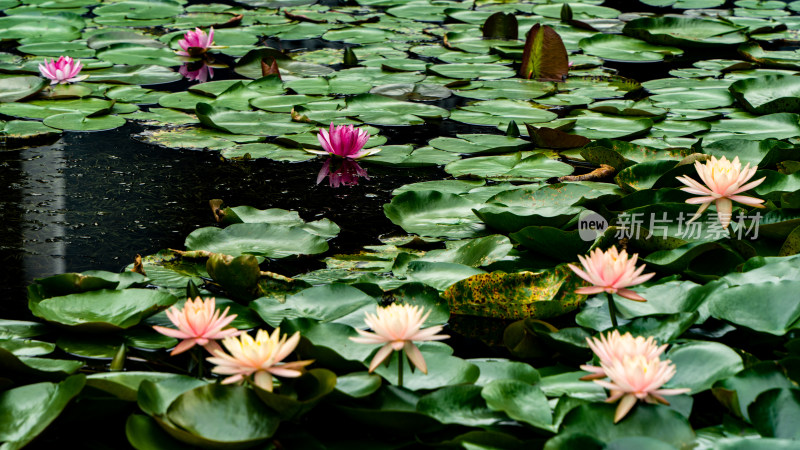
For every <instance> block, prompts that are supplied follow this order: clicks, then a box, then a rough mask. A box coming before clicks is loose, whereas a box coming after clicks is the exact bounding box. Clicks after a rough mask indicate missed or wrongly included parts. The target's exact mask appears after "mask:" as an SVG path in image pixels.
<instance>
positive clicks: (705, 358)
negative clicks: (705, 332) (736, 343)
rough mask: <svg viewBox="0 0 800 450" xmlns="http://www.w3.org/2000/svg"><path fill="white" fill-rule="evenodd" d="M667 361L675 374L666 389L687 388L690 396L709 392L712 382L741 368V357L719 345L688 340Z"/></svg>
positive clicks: (670, 354)
mask: <svg viewBox="0 0 800 450" xmlns="http://www.w3.org/2000/svg"><path fill="white" fill-rule="evenodd" d="M667 358H668V359H669V360H671V361H672V363H673V364H674V365H675V369H676V371H675V375H674V376H673V377H672V379H670V380H669V382H668V384H667V386H666V387H667V388H689V389H691V390H692V393H693V394H696V393H698V392H702V391H704V390H706V389H710V388H711V386H712V385H713V384H714V383H715V382H717V381H719V380H722V379H725V378H728V377H730V376H732V375H735V374H737V373H738V372H740V371H741V370H742V369H744V364H743V363H742V358H741V356H739V355H738V354H737V353H736V352H735V351H734V350H733V349H732V348H730V347H728V346H726V345H724V344H720V343H718V342H705V341H690V342H686V343H683V344H680V345H676V346H674V347H672V348H671V349H670V351H669V353H667Z"/></svg>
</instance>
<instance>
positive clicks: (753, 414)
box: [748, 388, 800, 439]
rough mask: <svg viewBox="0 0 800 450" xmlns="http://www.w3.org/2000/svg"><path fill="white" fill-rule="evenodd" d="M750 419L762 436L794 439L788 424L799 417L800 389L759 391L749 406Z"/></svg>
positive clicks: (794, 435) (795, 434) (793, 430)
mask: <svg viewBox="0 0 800 450" xmlns="http://www.w3.org/2000/svg"><path fill="white" fill-rule="evenodd" d="M748 412H749V414H750V420H752V421H753V425H754V426H755V427H756V429H757V430H758V432H759V433H760V434H761V435H762V436H767V437H776V438H785V439H796V438H797V430H795V429H794V428H793V427H791V426H790V425H789V423H791V422H793V421H794V420H799V419H800V390H798V389H787V388H780V389H771V390H769V391H766V392H763V393H761V394H760V395H759V396H758V397H757V398H756V400H755V402H753V403H752V404H751V405H750V406H749V407H748Z"/></svg>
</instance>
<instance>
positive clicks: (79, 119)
mask: <svg viewBox="0 0 800 450" xmlns="http://www.w3.org/2000/svg"><path fill="white" fill-rule="evenodd" d="M43 122H44V124H45V125H47V126H48V127H53V128H58V129H61V130H69V131H102V130H113V129H114V128H119V127H121V126H123V125H125V119H124V118H122V117H120V116H117V115H111V114H107V115H104V116H92V117H87V116H85V115H83V114H81V113H64V114H54V115H52V116H48V117H45V119H44V121H43Z"/></svg>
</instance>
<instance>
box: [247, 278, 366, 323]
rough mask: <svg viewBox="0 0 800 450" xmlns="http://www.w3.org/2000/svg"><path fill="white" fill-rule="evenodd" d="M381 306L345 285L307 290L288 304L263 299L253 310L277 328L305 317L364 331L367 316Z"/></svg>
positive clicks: (293, 296) (253, 305)
mask: <svg viewBox="0 0 800 450" xmlns="http://www.w3.org/2000/svg"><path fill="white" fill-rule="evenodd" d="M323 299H325V300H323ZM377 306H378V305H377V302H376V300H375V298H373V297H371V296H369V295H367V294H365V293H364V292H362V291H360V290H358V289H356V288H354V287H352V286H348V285H345V284H328V285H322V286H316V287H313V288H309V289H305V290H302V291H300V292H298V293H297V294H294V295H291V296H288V297H287V298H286V300H285V301H279V300H276V299H271V298H261V299H258V300H255V301H254V302H253V303H251V308H253V309H255V311H256V312H257V313H258V314H259V315H260V316H261V318H262V319H264V320H265V321H266V322H267V323H269V324H271V325H274V326H278V325H280V323H281V321H282V320H283V319H295V318H298V317H304V318H309V319H314V320H318V321H320V322H333V323H343V324H346V325H350V326H352V327H354V328H364V327H365V326H366V325H365V323H364V318H365V315H364V314H365V313H366V312H369V313H371V314H374V313H375V310H376V307H377Z"/></svg>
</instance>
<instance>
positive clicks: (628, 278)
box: [567, 246, 655, 302]
mask: <svg viewBox="0 0 800 450" xmlns="http://www.w3.org/2000/svg"><path fill="white" fill-rule="evenodd" d="M638 257H639V255H637V254H635V253H634V255H633V256H632V257H631V258H630V259H629V258H628V253H627V252H626V251H625V250H623V251H621V252H617V248H616V247H613V246H612V247H611V248H609V249H608V250H606V251H605V252H603V251H602V250H600V249H599V248H596V249H594V251H593V252H591V253H589V256H588V257H583V256H580V255H578V260H580V262H581V265H582V266H583V270H581V269H579V268H578V267H577V266H575V265H573V264H567V265H568V266H569V268H570V269H572V271H573V272H575V273H576V274H577V275H578V276H579V277H581V278H583V279H584V280H586V281H588V282H589V283H592V285H593V286H586V287H581V288H578V289H576V290H575V292H576V293H578V294H587V295H588V294H599V293H601V292H607V293H609V294H617V295H619V296H622V297H625V298H627V299H630V300H636V301H640V302H643V301H645V299H644V298H643V297H642V296H641V295H639V294H637V293H636V292H634V291H632V290H630V289H628V287H630V286H635V285H637V284H640V283H644V282H645V281H647V280H649V279H650V278H652V277H653V276H654V275H655V272H652V273H646V274H644V275H642V272H643V271H644V267H645V266H644V265H641V266H639V267H638V268H637V267H636V260H637V258H638Z"/></svg>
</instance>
